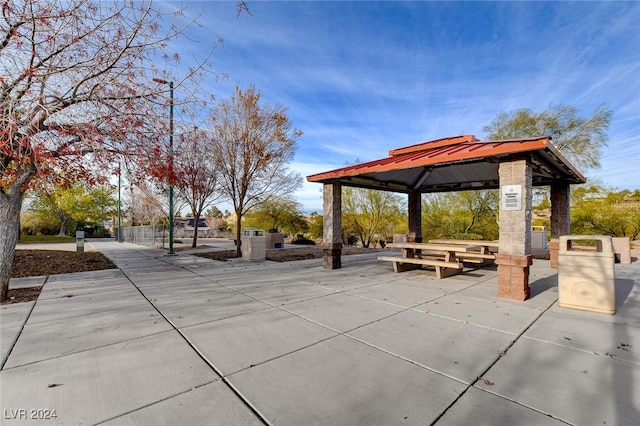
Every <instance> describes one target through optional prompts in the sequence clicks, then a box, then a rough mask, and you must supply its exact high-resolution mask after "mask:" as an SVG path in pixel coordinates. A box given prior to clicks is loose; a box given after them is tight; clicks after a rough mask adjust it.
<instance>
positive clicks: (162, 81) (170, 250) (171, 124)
mask: <svg viewBox="0 0 640 426" xmlns="http://www.w3.org/2000/svg"><path fill="white" fill-rule="evenodd" d="M153 81H155V82H156V83H160V84H168V85H169V253H168V254H175V253H174V251H173V185H172V184H171V179H173V176H172V175H173V81H167V80H163V79H161V78H154V79H153Z"/></svg>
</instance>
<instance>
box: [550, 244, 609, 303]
mask: <svg viewBox="0 0 640 426" xmlns="http://www.w3.org/2000/svg"><path fill="white" fill-rule="evenodd" d="M580 241H582V242H583V243H584V242H595V243H596V246H595V247H591V246H583V247H580V248H578V247H576V246H577V245H576V244H574V243H579V242H580ZM615 281H616V277H615V255H614V252H613V243H612V241H611V237H610V236H601V235H564V236H561V237H560V239H559V250H558V304H559V305H560V306H561V307H563V308H570V309H580V310H584V311H591V312H599V313H604V314H615V312H616V291H615Z"/></svg>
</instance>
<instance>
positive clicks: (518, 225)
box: [496, 159, 533, 300]
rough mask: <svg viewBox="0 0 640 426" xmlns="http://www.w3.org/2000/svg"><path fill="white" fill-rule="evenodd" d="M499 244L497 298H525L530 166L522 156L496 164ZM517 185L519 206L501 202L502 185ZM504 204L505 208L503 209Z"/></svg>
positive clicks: (530, 258)
mask: <svg viewBox="0 0 640 426" xmlns="http://www.w3.org/2000/svg"><path fill="white" fill-rule="evenodd" d="M498 174H499V176H500V213H499V226H500V244H499V247H498V253H497V254H496V263H497V264H498V297H501V298H504V299H513V300H526V299H527V298H528V297H529V294H530V293H531V290H530V288H529V267H530V266H531V263H532V260H533V256H532V255H531V198H532V197H531V193H532V169H531V164H530V163H529V161H528V160H526V159H521V160H515V161H508V162H502V163H500V166H499V169H498ZM507 185H516V186H519V187H520V191H521V192H520V208H519V209H517V210H515V209H513V204H507V205H505V197H504V193H505V189H507V188H505V186H507ZM505 207H507V208H506V209H505Z"/></svg>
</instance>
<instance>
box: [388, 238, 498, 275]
mask: <svg viewBox="0 0 640 426" xmlns="http://www.w3.org/2000/svg"><path fill="white" fill-rule="evenodd" d="M387 247H390V248H399V249H402V256H401V257H400V256H379V257H378V260H383V261H388V262H393V270H394V271H395V272H404V271H408V270H411V269H419V268H421V267H422V266H423V265H427V266H433V267H434V268H435V270H436V278H438V279H441V278H445V277H450V276H452V275H456V274H459V273H461V272H462V269H463V265H462V261H461V259H464V256H467V255H468V254H471V255H474V256H475V255H477V256H486V254H483V253H480V250H481V248H480V246H476V245H461V244H441V243H390V244H387Z"/></svg>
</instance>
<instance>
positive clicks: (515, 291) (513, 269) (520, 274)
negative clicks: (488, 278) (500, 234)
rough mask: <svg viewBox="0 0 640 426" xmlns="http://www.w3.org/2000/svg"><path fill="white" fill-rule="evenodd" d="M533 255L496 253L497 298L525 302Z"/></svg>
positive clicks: (527, 294)
mask: <svg viewBox="0 0 640 426" xmlns="http://www.w3.org/2000/svg"><path fill="white" fill-rule="evenodd" d="M532 263H533V255H520V254H500V253H496V264H497V265H498V297H500V298H502V299H511V300H520V301H522V300H527V299H528V298H529V295H530V294H531V289H530V288H529V267H530V266H531V264H532Z"/></svg>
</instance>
